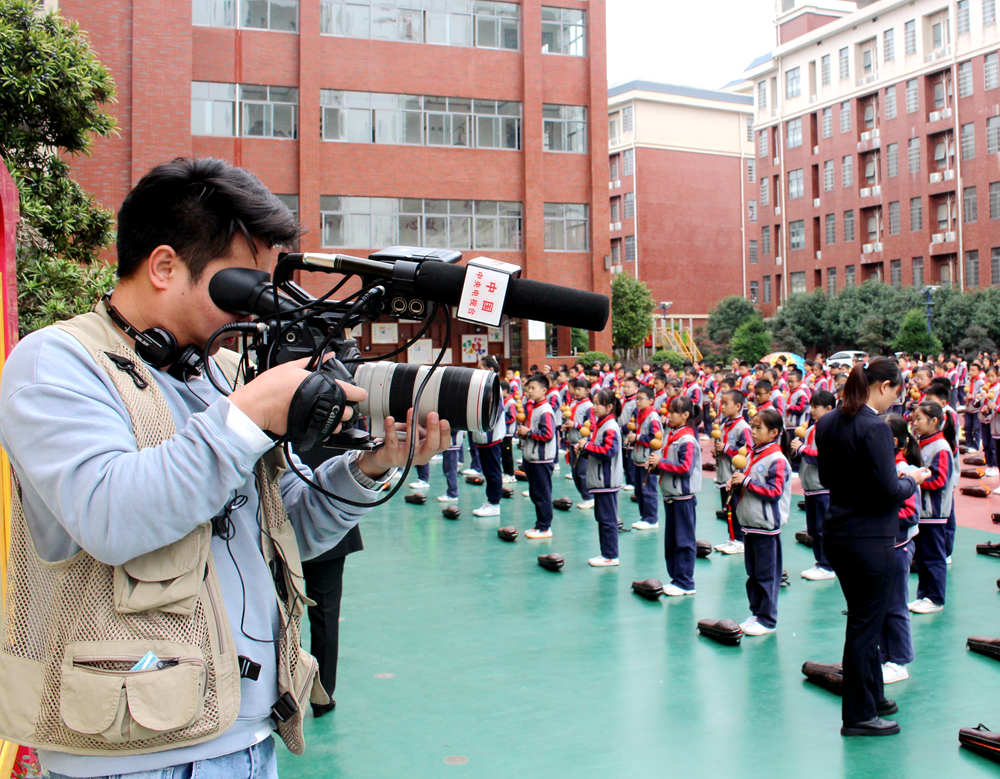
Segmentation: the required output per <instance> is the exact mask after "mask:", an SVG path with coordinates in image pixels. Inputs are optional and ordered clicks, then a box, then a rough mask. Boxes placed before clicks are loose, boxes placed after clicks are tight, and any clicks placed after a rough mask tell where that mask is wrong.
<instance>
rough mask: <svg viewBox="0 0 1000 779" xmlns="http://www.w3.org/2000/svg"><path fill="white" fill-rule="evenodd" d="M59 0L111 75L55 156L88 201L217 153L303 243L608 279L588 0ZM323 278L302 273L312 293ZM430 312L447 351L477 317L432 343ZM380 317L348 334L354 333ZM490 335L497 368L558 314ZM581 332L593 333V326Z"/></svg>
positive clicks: (565, 342)
mask: <svg viewBox="0 0 1000 779" xmlns="http://www.w3.org/2000/svg"><path fill="white" fill-rule="evenodd" d="M59 10H60V12H61V13H62V14H63V15H64V16H65V17H67V18H69V19H75V20H77V21H79V23H80V26H81V28H82V29H83V30H85V31H86V32H87V34H88V35H89V37H90V39H91V42H92V44H93V46H94V48H95V50H96V52H97V54H98V56H99V57H100V58H101V60H102V61H103V62H104V63H105V65H107V66H108V67H109V68H110V70H111V71H112V73H113V75H114V77H115V81H116V84H117V87H118V97H119V102H118V103H117V105H115V106H113V107H112V111H113V113H114V114H115V115H116V116H117V118H118V125H119V132H120V134H119V136H118V137H116V138H110V139H98V140H97V142H96V143H95V145H94V153H93V156H92V157H90V158H88V159H82V160H74V161H73V167H74V174H75V175H76V176H77V177H78V178H79V180H80V181H81V183H82V184H83V186H84V187H85V188H87V189H88V190H89V191H90V192H92V193H94V194H95V195H96V197H97V198H98V200H99V201H100V202H101V203H102V204H104V205H105V206H107V207H109V208H112V209H116V208H117V207H118V205H119V204H120V203H121V201H122V199H123V197H124V195H125V194H126V192H127V191H128V189H129V188H130V187H131V186H132V185H133V184H134V183H135V182H136V181H137V180H138V179H139V178H140V177H141V176H142V175H143V174H144V173H145V172H146V171H148V170H149V169H150V168H151V167H152V166H154V165H155V164H157V163H159V162H162V161H164V160H169V159H171V158H173V157H176V156H179V155H183V156H191V155H194V156H199V157H201V156H212V157H218V158H221V159H225V160H228V161H230V162H232V163H234V164H237V165H241V166H244V167H246V168H248V169H250V170H252V171H253V172H254V173H256V174H257V175H258V176H259V177H260V178H261V180H262V181H263V182H264V183H265V184H266V185H267V186H268V187H270V188H271V190H272V191H273V192H275V193H277V194H279V195H280V196H281V197H282V198H283V199H284V200H285V202H286V203H287V204H288V205H289V207H290V208H292V209H293V210H294V211H295V212H296V213H297V214H298V217H299V220H300V222H301V223H302V225H303V226H304V228H305V229H306V233H305V235H304V237H303V239H302V242H301V248H302V249H305V250H311V251H325V252H341V253H345V254H352V255H356V256H367V254H369V253H370V252H372V251H375V250H378V249H381V248H385V247H386V246H390V245H396V244H402V245H417V246H432V247H438V248H454V249H459V250H461V251H462V252H463V254H464V256H465V257H466V258H467V259H468V258H470V257H475V256H481V255H486V256H490V257H495V258H496V259H500V260H503V261H506V262H510V263H513V264H516V265H519V266H521V267H522V269H523V275H524V276H525V277H526V278H531V279H536V280H539V281H547V282H552V283H556V284H562V285H566V286H572V287H574V288H577V289H587V290H594V291H598V292H602V293H605V294H610V278H611V276H610V272H609V270H608V267H607V265H608V262H607V259H606V258H607V257H608V255H609V254H610V245H609V237H608V230H607V224H608V200H607V194H606V189H605V182H606V181H607V180H608V170H607V157H606V155H605V153H604V150H605V148H606V144H607V125H606V123H605V121H604V117H605V116H606V108H607V80H606V75H605V74H606V70H607V67H606V47H605V17H604V13H605V0H551V4H549V2H548V0H546V2H545V3H544V4H543V2H542V0H525V1H524V2H521V3H516V2H496V1H494V0H452V1H451V2H447V3H444V2H440V1H439V0H408V1H407V2H393V1H391V0H390V1H389V2H382V1H380V2H375V1H374V0H301V1H300V0H178V2H171V3H164V2H159V1H156V0H107V1H106V2H101V3H94V2H91V0H60V3H59ZM595 149H596V150H599V152H598V153H594V151H593V150H595ZM335 280H336V279H335V278H331V277H328V276H320V277H318V278H317V277H315V276H313V277H307V278H305V279H304V280H303V281H304V283H305V284H306V285H307V286H308V287H309V288H310V289H311V290H312V291H313V292H317V293H318V292H321V291H325V290H327V289H329V288H330V287H331V286H332V284H333V282H334V281H335ZM348 289H349V288H348ZM416 329H417V325H416V324H414V323H406V322H404V323H401V324H400V325H399V327H398V329H397V330H396V331H395V332H396V336H397V338H398V339H400V340H402V339H405V338H407V337H408V336H409V334H411V333H412V332H414V331H415V330H416ZM443 329H444V328H443V326H435V327H434V328H432V331H431V332H432V336H433V346H434V347H435V348H436V347H439V346H442V345H444V346H448V347H450V348H451V349H452V360H451V362H454V363H460V362H461V357H460V352H461V351H462V344H463V343H468V338H466V336H470V335H480V336H481V335H484V334H485V333H486V329H485V328H476V327H474V326H471V325H467V324H464V323H461V322H453V327H452V333H453V336H452V339H451V342H450V343H449V344H443V337H444V336H443ZM391 333H392V330H391V328H389V329H386V328H380V329H379V337H377V338H373V335H374V333H372V332H371V328H370V327H369V326H367V325H366V326H365V327H364V328H363V330H362V332H361V333H360V334H359V335H360V340H361V342H362V345H363V348H364V349H365V350H371V348H372V347H371V344H372V341H373V340H374V341H376V342H385V341H386V340H387V336H388V335H391ZM491 335H493V336H495V337H497V338H502V340H491V341H490V343H489V347H488V348H489V351H490V352H491V353H495V354H497V355H498V356H500V357H502V358H504V359H505V362H506V364H508V365H509V364H513V365H514V366H515V367H520V366H521V365H524V366H527V365H530V364H531V363H542V362H545V361H546V360H545V358H546V355H547V354H553V353H558V354H562V355H566V354H568V353H569V351H570V331H569V329H568V328H551V327H545V326H543V325H540V324H530V323H529V322H527V321H518V322H512V323H510V326H509V327H506V328H504V331H503V332H502V333H500V334H497V333H495V332H494V333H491ZM481 340H482V339H480V341H481ZM591 341H592V345H593V346H595V347H598V348H603V349H608V348H610V345H611V337H610V325H609V327H608V328H607V329H606V331H605V332H604V333H600V334H592V335H591ZM481 345H482V344H481V343H480V346H481ZM387 350H388V349H387V348H386V346H378V345H376V346H375V347H374V351H373V352H372V353H378V352H379V351H387ZM405 356H406V355H405V354H404V355H403V357H405ZM466 357H467V358H468V357H469V354H468V353H467V354H466ZM400 359H402V357H401V358H400Z"/></svg>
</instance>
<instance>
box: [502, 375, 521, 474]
mask: <svg viewBox="0 0 1000 779" xmlns="http://www.w3.org/2000/svg"><path fill="white" fill-rule="evenodd" d="M500 390H501V392H502V393H503V419H504V425H505V429H504V436H503V441H502V442H501V443H500V461H501V463H502V465H503V479H502V480H501V481H502V482H503V483H504V484H512V483H514V482H515V481H517V479H516V478H515V476H514V434H515V432H516V431H517V399H516V398H515V397H514V393H513V392H511V391H510V384H509V383H508V382H506V381H501V382H500Z"/></svg>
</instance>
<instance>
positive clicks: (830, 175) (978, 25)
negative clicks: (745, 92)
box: [745, 0, 1000, 315]
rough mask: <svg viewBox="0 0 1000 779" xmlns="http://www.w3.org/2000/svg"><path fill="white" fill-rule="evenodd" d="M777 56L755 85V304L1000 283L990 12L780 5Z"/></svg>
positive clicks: (960, 0) (751, 252) (932, 3)
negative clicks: (879, 286)
mask: <svg viewBox="0 0 1000 779" xmlns="http://www.w3.org/2000/svg"><path fill="white" fill-rule="evenodd" d="M776 11H777V19H776V21H777V28H778V35H779V41H780V43H779V45H778V46H777V48H776V49H775V50H774V52H773V54H772V56H771V57H770V58H769V59H767V60H766V61H765V62H764V63H762V64H759V65H757V66H756V67H755V68H754V69H752V70H751V71H749V72H748V73H747V76H748V78H749V79H750V80H751V81H752V83H753V85H754V95H755V101H756V121H755V126H754V131H755V133H754V134H755V146H756V149H755V155H754V156H755V161H756V164H755V165H754V166H751V168H750V169H749V170H748V171H747V172H746V174H747V184H748V185H750V186H752V187H754V188H755V191H756V196H755V197H754V198H753V199H751V200H750V201H749V202H748V203H747V215H748V218H749V219H750V223H751V224H750V230H749V231H748V244H747V278H748V286H747V289H746V291H745V294H746V295H747V296H748V297H749V298H750V299H751V300H753V301H754V302H755V303H756V304H757V305H758V306H759V307H760V309H761V310H762V311H763V313H764V314H765V315H771V314H773V313H774V312H775V311H776V309H777V307H778V306H779V305H780V304H781V302H782V301H783V300H785V299H786V298H787V297H788V295H790V294H795V293H797V292H806V291H810V290H813V289H817V288H819V289H824V290H826V291H828V292H830V293H834V292H837V291H839V290H841V289H843V288H844V287H847V286H851V285H854V284H860V283H862V282H863V281H865V280H867V279H871V278H876V279H881V280H883V281H885V282H886V283H890V284H892V285H894V286H897V287H898V286H910V285H913V286H917V287H922V286H924V285H927V284H955V285H957V286H958V287H959V288H961V289H972V288H976V287H982V286H986V285H990V284H1000V232H998V229H997V228H998V227H1000V221H996V220H1000V165H998V160H1000V157H998V154H1000V107H998V106H1000V63H998V58H1000V51H998V50H1000V28H998V26H997V18H996V0H957V1H956V0H948V1H947V2H945V1H944V0H878V1H877V2H871V3H857V4H855V3H845V2H821V3H802V2H800V0H778V8H777V9H776Z"/></svg>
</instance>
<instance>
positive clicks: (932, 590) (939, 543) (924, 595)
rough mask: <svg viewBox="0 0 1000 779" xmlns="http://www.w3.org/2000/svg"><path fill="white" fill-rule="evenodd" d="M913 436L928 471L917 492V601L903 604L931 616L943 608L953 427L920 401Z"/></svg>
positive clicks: (933, 406)
mask: <svg viewBox="0 0 1000 779" xmlns="http://www.w3.org/2000/svg"><path fill="white" fill-rule="evenodd" d="M910 424H911V425H912V426H913V433H914V435H916V436H917V438H918V439H919V441H920V456H921V458H922V459H923V464H924V467H925V468H927V469H929V470H930V472H931V475H930V478H928V479H927V481H925V482H924V483H923V484H922V485H921V489H920V498H921V505H920V542H919V543H918V544H917V550H916V562H917V575H918V577H919V579H918V582H917V599H916V600H914V601H911V602H910V603H909V604H907V606H908V608H909V609H910V611H912V612H913V613H914V614H933V613H935V612H938V611H941V610H942V609H943V608H944V601H945V588H946V584H947V572H948V567H947V562H946V560H945V559H946V558H947V556H948V555H947V551H946V550H947V525H948V517H949V515H950V514H951V508H952V500H953V498H954V491H955V484H956V483H957V482H958V471H957V469H956V468H955V458H954V456H953V455H952V442H953V441H954V438H955V428H954V427H953V426H952V423H951V418H950V417H948V416H946V415H945V413H944V409H943V408H941V406H940V405H939V404H938V403H936V402H934V401H930V400H927V401H924V402H923V403H921V404H920V405H919V406H917V407H916V408H915V409H914V411H913V418H912V419H911V420H910Z"/></svg>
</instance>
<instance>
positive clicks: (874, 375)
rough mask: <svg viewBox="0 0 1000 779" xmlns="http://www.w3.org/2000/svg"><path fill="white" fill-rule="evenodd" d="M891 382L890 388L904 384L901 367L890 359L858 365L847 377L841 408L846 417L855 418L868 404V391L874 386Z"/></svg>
mask: <svg viewBox="0 0 1000 779" xmlns="http://www.w3.org/2000/svg"><path fill="white" fill-rule="evenodd" d="M883 381H887V382H889V384H890V386H893V387H899V386H902V384H903V377H902V374H900V372H899V365H898V364H897V363H896V361H895V360H893V359H891V358H889V357H875V358H874V359H871V360H868V361H867V362H864V363H860V362H859V363H857V364H855V366H854V367H853V368H851V372H850V373H849V374H848V376H847V384H845V385H844V403H843V405H842V406H841V409H842V410H843V413H844V415H845V416H848V417H853V416H855V415H856V414H857V413H858V412H859V411H860V410H861V409H862V408H863V407H864V405H865V404H866V403H867V402H868V390H869V388H870V387H871V386H872V385H873V384H880V383H881V382H883Z"/></svg>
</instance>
